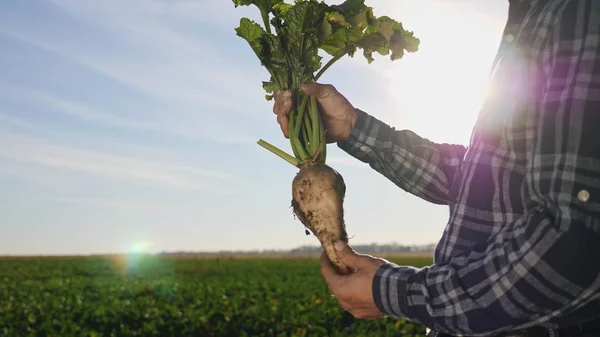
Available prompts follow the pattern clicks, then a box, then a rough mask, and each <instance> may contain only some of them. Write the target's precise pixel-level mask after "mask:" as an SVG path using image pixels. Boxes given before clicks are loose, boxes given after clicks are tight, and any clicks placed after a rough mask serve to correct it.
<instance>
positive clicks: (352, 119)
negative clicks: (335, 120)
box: [340, 107, 359, 142]
mask: <svg viewBox="0 0 600 337" xmlns="http://www.w3.org/2000/svg"><path fill="white" fill-rule="evenodd" d="M358 113H359V110H358V109H356V108H354V107H352V108H350V109H349V111H348V114H347V116H346V121H347V122H348V128H347V130H346V133H345V134H344V135H343V136H342V137H341V139H340V140H341V141H343V142H345V141H347V140H348V139H350V136H351V135H352V130H353V129H354V126H355V125H356V120H357V119H358Z"/></svg>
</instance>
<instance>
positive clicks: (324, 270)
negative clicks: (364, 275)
mask: <svg viewBox="0 0 600 337" xmlns="http://www.w3.org/2000/svg"><path fill="white" fill-rule="evenodd" d="M321 275H323V277H324V278H325V281H327V284H328V285H329V290H331V292H334V289H335V284H336V283H337V282H339V281H340V280H341V279H342V275H340V274H339V273H338V271H337V269H336V267H335V265H334V264H333V263H331V261H330V260H329V257H327V254H325V252H323V253H322V254H321ZM334 295H335V294H334Z"/></svg>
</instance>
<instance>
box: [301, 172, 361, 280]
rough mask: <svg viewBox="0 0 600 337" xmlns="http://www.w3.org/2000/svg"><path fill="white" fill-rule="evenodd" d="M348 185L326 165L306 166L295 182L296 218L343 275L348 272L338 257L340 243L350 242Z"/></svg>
mask: <svg viewBox="0 0 600 337" xmlns="http://www.w3.org/2000/svg"><path fill="white" fill-rule="evenodd" d="M345 194H346V185H345V183H344V179H343V178H342V176H341V175H340V174H339V173H338V172H337V171H335V170H334V169H332V168H331V167H329V166H327V165H325V164H315V165H308V166H303V167H301V168H300V171H299V172H298V174H297V175H296V177H294V180H293V182H292V195H293V198H292V207H293V209H294V213H295V214H296V217H297V218H298V219H299V220H300V221H301V222H302V224H303V225H304V226H305V227H306V228H308V229H309V230H310V231H311V232H312V233H313V234H314V235H315V236H316V237H317V238H318V239H319V241H320V242H321V245H322V246H323V249H324V250H325V253H326V254H327V257H328V258H329V260H330V261H331V262H332V263H333V264H334V265H335V266H336V267H337V268H338V269H339V270H340V271H341V272H344V273H347V272H349V270H350V269H349V268H348V267H347V266H346V265H344V264H343V263H342V262H341V261H340V260H339V259H338V258H337V255H336V254H335V248H334V244H335V242H336V241H337V240H343V241H344V242H348V234H347V233H346V227H345V223H344V207H343V206H344V205H343V204H344V196H345Z"/></svg>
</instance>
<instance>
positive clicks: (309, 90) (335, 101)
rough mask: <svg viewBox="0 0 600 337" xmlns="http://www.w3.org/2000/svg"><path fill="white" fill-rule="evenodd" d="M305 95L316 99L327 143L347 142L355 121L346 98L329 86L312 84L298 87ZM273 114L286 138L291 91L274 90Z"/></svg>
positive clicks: (354, 112) (292, 103) (291, 103)
mask: <svg viewBox="0 0 600 337" xmlns="http://www.w3.org/2000/svg"><path fill="white" fill-rule="evenodd" d="M300 90H301V91H302V92H304V93H305V94H307V95H311V96H314V97H316V98H317V103H318V105H319V111H320V113H321V117H322V118H323V124H324V126H325V129H326V130H327V142H328V143H333V142H337V141H344V140H347V139H348V137H349V136H350V132H351V131H352V127H353V126H354V122H355V121H356V109H355V108H354V106H352V104H350V102H349V101H348V100H347V99H346V97H344V96H342V94H340V93H339V92H338V91H337V90H336V89H335V87H333V86H332V85H331V84H320V83H312V84H308V85H305V86H302V87H300ZM273 94H274V95H273V96H274V101H275V103H274V105H273V112H274V113H275V114H276V115H277V123H279V125H280V126H281V131H283V134H284V136H285V137H286V138H289V134H288V114H289V113H290V110H291V109H292V106H293V105H294V104H296V103H298V102H292V97H291V91H289V90H286V91H282V90H279V89H278V90H276V91H275V92H274V93H273Z"/></svg>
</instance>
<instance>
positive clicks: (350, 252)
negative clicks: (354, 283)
mask: <svg viewBox="0 0 600 337" xmlns="http://www.w3.org/2000/svg"><path fill="white" fill-rule="evenodd" d="M334 247H335V254H336V255H337V257H338V258H339V259H340V261H341V262H342V263H343V264H345V265H346V266H348V267H350V268H351V269H353V270H357V269H359V268H360V266H361V262H362V258H363V256H362V255H360V254H358V253H356V251H354V249H352V247H350V246H349V245H348V244H347V243H346V242H344V241H342V240H338V241H337V242H336V243H335V245H334Z"/></svg>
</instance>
